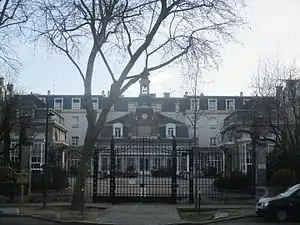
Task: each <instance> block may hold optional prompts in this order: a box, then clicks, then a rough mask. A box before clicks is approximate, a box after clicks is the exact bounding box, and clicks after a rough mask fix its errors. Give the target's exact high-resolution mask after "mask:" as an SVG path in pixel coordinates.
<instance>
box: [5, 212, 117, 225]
mask: <svg viewBox="0 0 300 225" xmlns="http://www.w3.org/2000/svg"><path fill="white" fill-rule="evenodd" d="M0 217H14V218H15V217H27V218H33V219H39V220H42V221H46V222H54V223H60V224H65V225H114V224H113V223H97V222H92V221H63V220H59V219H52V218H48V217H43V216H38V215H30V214H17V215H5V214H3V215H2V216H0Z"/></svg>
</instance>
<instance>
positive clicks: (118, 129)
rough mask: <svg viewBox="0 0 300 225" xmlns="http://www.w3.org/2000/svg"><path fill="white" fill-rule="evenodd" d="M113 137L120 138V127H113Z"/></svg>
mask: <svg viewBox="0 0 300 225" xmlns="http://www.w3.org/2000/svg"><path fill="white" fill-rule="evenodd" d="M114 137H116V138H120V137H121V127H115V135H114Z"/></svg>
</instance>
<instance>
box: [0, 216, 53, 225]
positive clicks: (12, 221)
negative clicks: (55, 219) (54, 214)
mask: <svg viewBox="0 0 300 225" xmlns="http://www.w3.org/2000/svg"><path fill="white" fill-rule="evenodd" d="M0 224H3V225H57V223H51V222H45V221H43V220H37V219H32V218H25V217H17V218H13V217H0Z"/></svg>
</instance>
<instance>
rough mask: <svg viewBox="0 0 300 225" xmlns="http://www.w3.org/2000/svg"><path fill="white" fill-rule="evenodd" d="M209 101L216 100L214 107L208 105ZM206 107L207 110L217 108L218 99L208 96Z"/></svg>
mask: <svg viewBox="0 0 300 225" xmlns="http://www.w3.org/2000/svg"><path fill="white" fill-rule="evenodd" d="M211 101H215V102H216V105H215V108H211V107H210V102H211ZM207 109H208V110H218V99H216V98H209V99H208V100H207Z"/></svg>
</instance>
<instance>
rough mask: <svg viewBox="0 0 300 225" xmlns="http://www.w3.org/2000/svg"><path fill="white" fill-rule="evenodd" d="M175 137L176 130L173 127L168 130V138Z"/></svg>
mask: <svg viewBox="0 0 300 225" xmlns="http://www.w3.org/2000/svg"><path fill="white" fill-rule="evenodd" d="M173 136H174V128H173V127H169V128H168V137H173Z"/></svg>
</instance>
